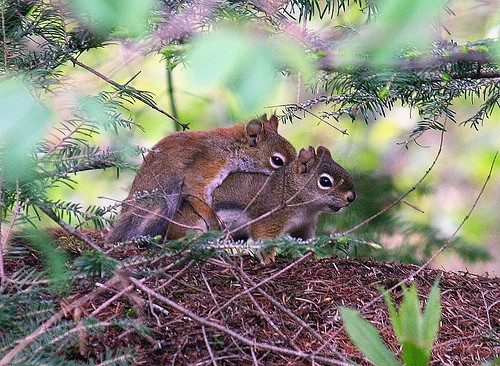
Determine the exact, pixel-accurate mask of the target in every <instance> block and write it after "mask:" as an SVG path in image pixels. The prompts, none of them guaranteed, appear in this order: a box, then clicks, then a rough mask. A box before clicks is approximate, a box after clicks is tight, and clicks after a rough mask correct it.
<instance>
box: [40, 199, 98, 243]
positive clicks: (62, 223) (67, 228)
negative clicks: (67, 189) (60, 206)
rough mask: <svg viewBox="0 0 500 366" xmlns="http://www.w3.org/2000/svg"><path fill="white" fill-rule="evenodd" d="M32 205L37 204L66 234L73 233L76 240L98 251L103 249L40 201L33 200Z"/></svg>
mask: <svg viewBox="0 0 500 366" xmlns="http://www.w3.org/2000/svg"><path fill="white" fill-rule="evenodd" d="M34 205H35V206H37V207H38V208H39V209H40V210H42V212H43V213H45V214H46V215H47V216H48V217H50V218H51V219H52V220H54V221H55V222H56V223H57V224H58V225H59V226H61V227H62V228H63V229H64V230H65V231H66V232H67V233H68V234H70V235H73V236H74V237H75V238H77V239H78V240H80V241H82V242H84V243H85V244H87V245H89V246H90V247H92V248H93V249H95V250H97V251H98V252H101V253H103V250H102V248H101V247H99V246H98V245H97V244H96V243H94V242H93V241H92V240H90V239H89V238H88V237H87V236H86V235H84V234H82V233H81V232H79V231H78V230H76V229H75V228H74V227H73V226H71V225H69V224H68V223H66V222H65V221H64V220H61V219H60V218H59V217H57V215H56V214H55V212H54V211H53V210H52V209H51V208H50V207H48V206H46V205H45V204H44V203H42V202H40V201H36V202H34Z"/></svg>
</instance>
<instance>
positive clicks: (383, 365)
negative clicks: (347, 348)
mask: <svg viewBox="0 0 500 366" xmlns="http://www.w3.org/2000/svg"><path fill="white" fill-rule="evenodd" d="M340 314H341V316H342V321H343V322H344V325H345V328H346V331H347V334H349V338H351V340H352V342H353V343H354V344H355V345H356V347H358V348H359V350H360V351H361V352H363V354H364V355H365V356H366V357H368V358H369V359H370V361H372V362H373V363H374V364H375V365H377V366H398V365H400V363H399V361H398V360H397V358H396V356H395V355H394V353H392V352H391V351H390V350H389V349H388V348H387V347H386V346H385V345H384V343H383V342H382V339H381V338H380V335H379V334H378V331H377V328H375V327H374V326H373V325H371V324H370V323H369V322H368V321H366V320H364V319H362V318H361V317H360V316H359V314H358V312H357V311H356V310H352V309H348V308H345V307H342V306H341V307H340Z"/></svg>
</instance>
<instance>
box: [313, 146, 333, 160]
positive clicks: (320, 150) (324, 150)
mask: <svg viewBox="0 0 500 366" xmlns="http://www.w3.org/2000/svg"><path fill="white" fill-rule="evenodd" d="M317 150H318V155H325V156H327V157H329V158H331V157H332V154H331V153H330V150H328V149H327V148H326V147H324V146H318V149H317Z"/></svg>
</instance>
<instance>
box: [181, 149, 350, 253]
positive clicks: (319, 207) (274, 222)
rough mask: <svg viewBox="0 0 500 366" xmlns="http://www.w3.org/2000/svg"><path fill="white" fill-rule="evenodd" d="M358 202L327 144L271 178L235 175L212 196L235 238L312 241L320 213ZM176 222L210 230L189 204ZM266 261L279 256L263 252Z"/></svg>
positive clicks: (307, 152) (304, 152)
mask: <svg viewBox="0 0 500 366" xmlns="http://www.w3.org/2000/svg"><path fill="white" fill-rule="evenodd" d="M355 198H356V192H355V189H354V184H353V182H352V178H351V176H350V174H349V173H348V172H347V171H346V170H345V169H344V168H342V167H341V166H340V165H339V164H337V163H336V162H335V161H334V160H333V159H332V156H331V154H330V151H329V150H328V149H327V148H326V147H323V146H319V147H318V148H317V152H316V151H315V150H314V148H313V147H309V148H308V149H307V150H306V149H301V150H300V152H299V155H298V157H297V158H296V159H295V160H294V161H293V162H292V163H291V164H290V165H288V166H285V167H282V168H280V169H277V170H276V171H275V172H273V173H272V174H271V175H270V176H267V175H265V174H259V173H244V172H234V173H231V174H229V175H228V177H227V178H226V179H225V180H224V182H222V184H221V185H219V186H218V187H217V188H216V189H215V190H214V192H213V201H212V204H213V209H214V211H215V213H216V214H217V215H218V217H219V218H220V219H221V221H222V222H223V223H224V225H225V227H226V230H228V232H229V233H231V236H232V237H233V238H234V239H247V238H250V237H251V238H253V239H262V238H274V237H277V236H281V235H284V234H290V235H291V236H292V237H296V238H302V239H309V238H311V237H312V236H313V235H314V232H315V230H316V223H317V220H318V216H319V214H320V212H336V211H339V210H340V209H341V208H343V207H346V206H348V205H350V204H351V203H352V202H353V201H354V200H355ZM176 220H178V221H179V222H180V223H184V224H187V225H190V226H195V227H196V226H197V227H198V229H199V230H201V231H204V230H206V229H208V228H209V227H208V226H207V225H206V220H204V219H203V217H202V215H200V214H199V213H197V212H196V211H195V210H194V209H193V207H192V206H191V205H190V203H189V202H187V201H183V203H182V205H181V209H180V210H179V213H178V215H177V216H176ZM263 255H264V259H265V260H266V262H270V261H272V260H274V252H273V251H270V252H269V253H266V252H263Z"/></svg>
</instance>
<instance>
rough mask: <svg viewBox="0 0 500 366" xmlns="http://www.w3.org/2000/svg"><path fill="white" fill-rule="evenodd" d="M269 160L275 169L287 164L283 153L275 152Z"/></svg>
mask: <svg viewBox="0 0 500 366" xmlns="http://www.w3.org/2000/svg"><path fill="white" fill-rule="evenodd" d="M269 162H270V163H271V166H272V167H273V168H275V169H278V168H280V167H282V166H283V165H285V159H284V157H283V155H281V154H278V153H274V154H273V155H272V156H271V157H270V158H269Z"/></svg>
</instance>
